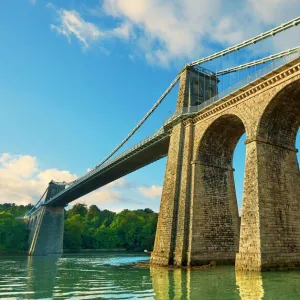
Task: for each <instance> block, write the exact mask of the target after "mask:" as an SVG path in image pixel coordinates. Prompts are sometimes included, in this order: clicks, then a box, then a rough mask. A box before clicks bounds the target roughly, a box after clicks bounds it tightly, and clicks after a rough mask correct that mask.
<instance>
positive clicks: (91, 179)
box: [47, 129, 170, 206]
mask: <svg viewBox="0 0 300 300" xmlns="http://www.w3.org/2000/svg"><path fill="white" fill-rule="evenodd" d="M169 139H170V137H169V134H168V133H166V132H164V130H163V129H161V130H159V131H158V132H157V133H156V134H154V135H153V136H151V137H150V138H148V139H146V140H144V141H143V142H141V143H139V144H137V145H136V146H134V147H133V148H131V149H129V150H128V151H126V152H125V153H124V154H122V155H120V156H118V157H116V158H115V159H113V160H111V161H109V162H108V163H106V164H105V165H104V166H101V167H99V168H98V169H97V167H96V168H95V169H94V170H92V171H91V172H89V173H88V174H86V175H85V176H83V177H82V178H79V180H78V181H77V182H75V183H74V184H73V185H70V186H69V187H68V188H66V189H65V190H64V191H63V192H61V193H59V194H57V195H56V196H54V197H53V198H51V199H49V201H47V205H51V206H64V205H67V204H68V203H69V202H71V201H73V200H75V199H78V198H80V197H82V196H84V195H86V194H88V193H90V192H92V191H94V190H96V189H98V188H100V187H102V186H104V185H106V184H108V183H110V182H112V181H114V180H116V179H118V178H120V177H123V176H125V175H127V174H129V173H131V172H133V171H136V170H138V169H140V168H142V167H144V166H146V165H148V164H150V163H152V162H155V161H157V160H159V159H161V158H162V157H165V156H166V155H167V154H168V148H169Z"/></svg>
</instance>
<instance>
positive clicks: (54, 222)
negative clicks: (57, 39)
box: [28, 181, 65, 255]
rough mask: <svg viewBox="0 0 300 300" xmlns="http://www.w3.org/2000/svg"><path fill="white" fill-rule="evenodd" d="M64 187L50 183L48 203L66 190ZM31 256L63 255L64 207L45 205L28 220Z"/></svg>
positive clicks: (47, 196)
mask: <svg viewBox="0 0 300 300" xmlns="http://www.w3.org/2000/svg"><path fill="white" fill-rule="evenodd" d="M64 187H65V186H64V185H61V184H59V185H58V184H56V183H55V182H53V181H52V182H50V183H49V188H48V192H47V194H46V201H47V200H48V199H50V197H52V196H54V195H55V194H57V193H59V192H60V191H61V190H62V189H64ZM28 224H29V228H30V235H29V245H30V247H29V253H28V254H29V255H47V254H61V253H63V236H64V207H57V206H47V205H43V206H41V208H40V209H39V210H37V212H36V213H35V214H33V215H31V217H30V219H29V220H28Z"/></svg>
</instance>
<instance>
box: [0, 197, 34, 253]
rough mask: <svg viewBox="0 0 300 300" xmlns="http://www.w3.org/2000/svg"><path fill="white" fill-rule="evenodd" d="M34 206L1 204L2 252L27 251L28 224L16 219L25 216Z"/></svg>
mask: <svg viewBox="0 0 300 300" xmlns="http://www.w3.org/2000/svg"><path fill="white" fill-rule="evenodd" d="M31 208H32V206H31V205H30V204H29V205H26V206H24V205H20V206H17V205H15V204H9V203H5V204H0V250H4V251H25V250H27V248H28V235H29V230H28V229H27V226H26V223H25V222H24V221H23V220H18V219H16V217H19V216H22V215H24V214H25V213H26V212H27V211H29V210H30V209H31Z"/></svg>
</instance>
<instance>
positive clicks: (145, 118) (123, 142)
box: [96, 73, 180, 168]
mask: <svg viewBox="0 0 300 300" xmlns="http://www.w3.org/2000/svg"><path fill="white" fill-rule="evenodd" d="M179 79H180V73H179V74H178V75H177V76H176V78H175V79H174V80H173V82H172V83H171V84H170V85H169V87H168V88H167V89H166V91H165V92H164V93H163V94H162V95H161V96H160V98H159V99H158V100H157V101H156V102H155V103H154V105H153V106H152V107H151V109H150V110H149V111H148V112H147V113H146V115H145V116H144V117H143V118H142V120H141V121H140V122H139V123H138V124H137V125H136V126H135V127H134V128H133V129H132V131H131V132H130V133H129V134H128V135H127V137H126V138H125V139H124V140H123V141H122V142H121V143H120V144H119V145H118V146H117V147H116V148H115V149H114V150H113V151H112V152H111V153H110V154H109V155H108V156H106V157H105V158H104V159H103V160H102V161H101V162H100V163H99V164H98V165H97V166H96V168H97V167H100V166H101V165H102V164H104V163H105V162H106V161H107V160H109V159H110V158H111V157H112V156H113V155H114V154H115V153H116V152H117V151H118V150H119V149H120V148H121V147H122V146H123V145H124V144H125V143H126V142H127V141H128V140H129V139H130V138H131V137H132V136H133V134H134V133H135V132H136V131H137V130H138V129H139V128H140V127H141V126H142V125H143V124H144V123H145V121H146V120H147V119H148V118H149V117H150V115H151V114H152V113H153V112H154V111H155V110H156V108H157V107H158V106H159V105H160V104H161V103H162V101H163V100H164V99H165V97H166V96H167V95H168V94H169V93H170V92H171V90H172V89H173V87H174V86H175V84H176V83H177V82H178V80H179Z"/></svg>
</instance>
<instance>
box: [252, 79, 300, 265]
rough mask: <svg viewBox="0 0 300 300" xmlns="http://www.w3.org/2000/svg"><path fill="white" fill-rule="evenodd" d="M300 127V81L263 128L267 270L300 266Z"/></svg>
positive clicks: (261, 202)
mask: <svg viewBox="0 0 300 300" xmlns="http://www.w3.org/2000/svg"><path fill="white" fill-rule="evenodd" d="M299 125H300V80H297V81H295V82H292V83H290V84H288V85H287V86H286V87H284V88H283V89H282V90H281V91H279V92H278V93H277V94H276V95H275V97H273V98H272V99H271V101H270V103H269V104H268V105H267V107H266V109H265V110H264V112H263V114H262V117H261V119H260V121H259V124H258V129H257V137H256V139H257V145H256V147H257V158H258V164H257V168H258V182H257V184H258V206H259V230H260V234H261V236H262V237H263V238H260V251H261V253H262V256H263V257H264V259H263V261H262V262H261V264H262V266H261V268H262V269H264V268H267V267H268V268H269V267H270V266H272V267H277V266H278V265H279V262H280V264H281V265H282V266H284V264H285V263H287V262H289V264H290V265H291V266H292V265H293V263H295V265H298V264H299V263H300V225H299V215H300V205H299V201H300V173H299V164H298V161H299V154H297V151H296V147H297V146H299ZM297 156H298V158H297ZM291 253H293V257H292V258H291V257H290V256H291ZM275 258H276V259H275ZM277 261H279V262H278V263H277Z"/></svg>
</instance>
